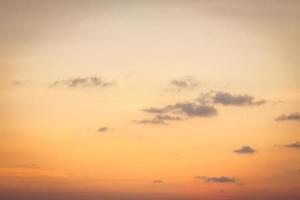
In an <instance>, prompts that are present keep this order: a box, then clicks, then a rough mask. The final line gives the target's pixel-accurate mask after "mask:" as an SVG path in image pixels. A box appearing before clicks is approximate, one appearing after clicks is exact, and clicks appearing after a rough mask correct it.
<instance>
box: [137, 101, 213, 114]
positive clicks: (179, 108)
mask: <svg viewBox="0 0 300 200" xmlns="http://www.w3.org/2000/svg"><path fill="white" fill-rule="evenodd" d="M143 111H145V112H148V113H167V112H180V113H182V114H185V115H187V116H190V117H193V116H198V117H210V116H214V115H217V110H216V109H215V108H214V107H213V106H208V105H203V104H199V103H195V102H185V103H177V104H174V105H168V106H165V107H163V108H148V109H144V110H143Z"/></svg>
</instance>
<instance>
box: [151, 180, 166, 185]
mask: <svg viewBox="0 0 300 200" xmlns="http://www.w3.org/2000/svg"><path fill="white" fill-rule="evenodd" d="M163 182H164V181H163V180H160V179H156V180H153V181H152V183H154V184H162V183H163Z"/></svg>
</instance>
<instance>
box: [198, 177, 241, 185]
mask: <svg viewBox="0 0 300 200" xmlns="http://www.w3.org/2000/svg"><path fill="white" fill-rule="evenodd" d="M194 178H195V179H198V180H202V181H204V182H206V183H238V180H237V179H236V178H234V177H229V176H218V177H207V176H195V177H194Z"/></svg>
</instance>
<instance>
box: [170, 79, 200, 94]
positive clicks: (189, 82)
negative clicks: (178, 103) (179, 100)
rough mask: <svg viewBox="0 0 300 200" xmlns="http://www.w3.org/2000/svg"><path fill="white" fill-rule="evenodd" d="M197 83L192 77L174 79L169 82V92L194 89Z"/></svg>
mask: <svg viewBox="0 0 300 200" xmlns="http://www.w3.org/2000/svg"><path fill="white" fill-rule="evenodd" d="M198 85H199V83H198V81H197V80H196V79H194V78H193V77H190V76H188V77H184V78H182V79H174V80H172V81H171V82H170V86H171V88H170V90H171V91H176V92H180V91H182V90H185V89H194V88H196V87H198Z"/></svg>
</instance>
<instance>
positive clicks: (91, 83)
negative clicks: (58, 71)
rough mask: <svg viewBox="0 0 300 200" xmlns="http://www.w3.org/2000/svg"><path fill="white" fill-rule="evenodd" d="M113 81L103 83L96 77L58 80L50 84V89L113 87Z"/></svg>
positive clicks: (103, 81)
mask: <svg viewBox="0 0 300 200" xmlns="http://www.w3.org/2000/svg"><path fill="white" fill-rule="evenodd" d="M115 84H116V82H114V81H105V80H104V79H102V78H100V77H96V76H91V77H84V78H81V77H78V78H69V79H64V80H58V81H55V82H53V83H51V84H50V86H51V87H68V88H88V87H102V88H105V87H110V86H113V85H115Z"/></svg>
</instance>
